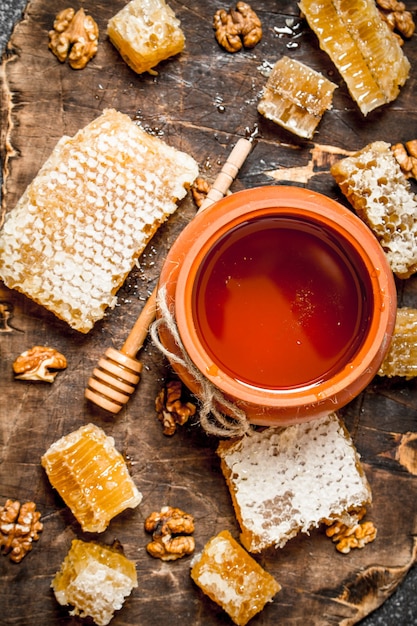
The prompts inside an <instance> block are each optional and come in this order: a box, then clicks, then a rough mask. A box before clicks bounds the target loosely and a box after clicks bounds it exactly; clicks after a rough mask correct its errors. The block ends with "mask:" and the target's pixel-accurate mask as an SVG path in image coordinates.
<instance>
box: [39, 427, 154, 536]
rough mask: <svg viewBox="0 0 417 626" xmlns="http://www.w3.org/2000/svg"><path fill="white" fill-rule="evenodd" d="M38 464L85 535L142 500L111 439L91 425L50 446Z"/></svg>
mask: <svg viewBox="0 0 417 626" xmlns="http://www.w3.org/2000/svg"><path fill="white" fill-rule="evenodd" d="M41 463H42V466H43V467H44V469H45V471H46V473H47V475H48V478H49V481H50V483H51V485H52V486H53V487H54V488H55V489H56V490H57V491H58V493H59V495H60V496H61V498H62V499H63V500H64V502H65V504H66V505H67V506H68V507H69V508H70V509H71V511H72V513H73V515H74V517H75V518H76V519H77V520H78V522H79V523H80V525H81V528H82V530H83V531H84V532H92V533H93V532H96V533H100V532H103V531H104V530H106V528H107V526H108V524H109V523H110V521H111V520H112V519H113V517H115V516H116V515H118V514H119V513H121V512H122V511H124V510H125V509H127V508H135V507H136V506H137V505H138V504H139V503H140V502H141V500H142V494H141V493H140V492H139V491H138V489H137V487H136V485H135V484H134V482H133V480H132V478H131V477H130V475H129V472H128V469H127V466H126V462H125V460H124V458H123V456H122V455H121V454H120V452H118V451H117V450H116V448H115V447H114V440H113V438H112V437H108V436H107V435H106V434H105V433H104V431H103V430H102V429H101V428H98V426H95V425H94V424H87V425H86V426H82V427H81V428H79V429H78V430H76V431H73V432H71V433H69V434H68V435H65V436H64V437H62V438H61V439H59V440H58V441H56V442H55V443H53V444H52V445H51V446H50V447H49V449H48V450H47V451H46V453H45V454H44V455H43V457H42V459H41Z"/></svg>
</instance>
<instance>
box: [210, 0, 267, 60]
mask: <svg viewBox="0 0 417 626" xmlns="http://www.w3.org/2000/svg"><path fill="white" fill-rule="evenodd" d="M213 28H214V30H215V34H216V39H217V41H218V42H219V44H220V45H221V46H222V47H223V48H224V49H225V50H227V51H228V52H238V51H239V50H240V49H241V48H242V46H244V47H245V48H254V47H255V46H256V44H257V43H258V42H259V41H260V40H261V39H262V24H261V21H260V19H259V18H258V16H257V15H256V13H255V11H254V10H253V9H252V7H251V6H250V5H249V4H247V3H246V2H238V3H237V4H236V9H233V8H231V9H229V11H226V10H225V9H219V10H218V11H216V13H215V14H214V17H213Z"/></svg>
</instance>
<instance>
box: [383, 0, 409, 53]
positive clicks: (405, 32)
mask: <svg viewBox="0 0 417 626" xmlns="http://www.w3.org/2000/svg"><path fill="white" fill-rule="evenodd" d="M377 5H378V8H379V12H380V14H381V17H382V19H383V20H384V21H385V22H386V23H387V24H388V26H389V27H390V29H391V30H392V31H398V33H399V34H400V35H402V37H405V38H406V39H409V38H410V37H411V36H412V35H413V33H414V30H415V24H414V21H413V16H412V14H411V13H410V11H406V8H405V4H404V3H403V2H397V0H377ZM399 39H400V41H401V43H402V39H401V37H399Z"/></svg>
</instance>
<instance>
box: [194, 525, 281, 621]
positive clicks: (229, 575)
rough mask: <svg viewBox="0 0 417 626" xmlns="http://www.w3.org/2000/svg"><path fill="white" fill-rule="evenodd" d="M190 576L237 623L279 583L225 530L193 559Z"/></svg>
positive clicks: (257, 609)
mask: <svg viewBox="0 0 417 626" xmlns="http://www.w3.org/2000/svg"><path fill="white" fill-rule="evenodd" d="M191 578H192V579H193V580H194V582H195V583H196V584H197V585H198V586H199V587H200V588H201V589H202V591H203V592H204V593H205V594H206V595H208V596H209V598H211V599H212V600H213V601H214V602H216V603H217V604H218V605H220V606H221V607H222V608H223V609H224V610H225V611H226V613H228V615H229V616H230V617H231V619H232V620H233V622H234V623H235V624H237V625H238V626H244V625H245V624H247V623H248V621H249V620H250V619H252V617H253V616H254V615H256V614H257V613H259V612H260V611H262V609H263V608H264V606H265V604H266V603H267V602H270V601H272V598H273V597H274V595H275V594H276V593H277V592H278V591H280V589H281V586H280V585H279V583H277V581H276V580H275V579H274V578H273V577H272V576H271V575H270V574H269V573H268V572H266V571H265V570H264V569H263V568H262V567H261V566H260V565H259V564H258V563H257V562H256V561H255V559H253V558H252V557H251V556H250V555H249V554H248V553H247V552H246V550H244V549H243V548H242V546H240V545H239V544H238V543H237V541H235V539H233V537H232V536H231V534H230V533H229V532H228V531H227V530H224V531H222V532H220V533H219V534H218V535H217V536H215V537H212V539H210V541H208V543H207V544H206V545H205V547H204V550H203V552H202V553H201V555H199V556H198V557H196V558H195V559H194V563H193V567H192V569H191Z"/></svg>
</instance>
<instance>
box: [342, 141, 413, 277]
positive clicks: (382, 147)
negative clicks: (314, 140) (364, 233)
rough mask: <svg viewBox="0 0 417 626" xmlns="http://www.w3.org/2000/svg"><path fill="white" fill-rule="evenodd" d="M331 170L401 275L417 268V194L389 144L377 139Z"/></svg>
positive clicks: (394, 270) (393, 267)
mask: <svg viewBox="0 0 417 626" xmlns="http://www.w3.org/2000/svg"><path fill="white" fill-rule="evenodd" d="M330 172H331V174H332V176H333V177H334V179H335V180H336V182H337V184H338V185H339V187H340V189H341V191H342V192H343V194H344V195H345V196H346V198H347V199H348V201H349V202H350V204H351V205H352V207H353V208H354V209H355V211H356V213H357V214H358V216H359V217H360V218H361V219H362V220H363V221H364V222H365V223H366V224H367V226H369V228H370V229H371V230H372V232H373V233H374V235H375V237H376V238H377V239H378V241H379V243H380V244H381V246H382V248H383V249H384V251H385V254H386V256H387V259H388V262H389V264H390V267H391V269H392V271H393V272H394V274H396V276H398V278H401V279H405V278H409V277H410V276H411V275H412V274H414V273H415V272H416V271H417V246H416V236H417V194H415V193H414V192H413V190H412V188H411V186H410V183H409V181H408V179H407V178H406V175H405V174H404V173H403V171H402V170H401V167H400V165H399V163H398V161H397V159H396V157H395V155H394V152H393V151H392V150H391V146H390V144H389V143H387V142H385V141H374V142H373V143H370V144H368V145H367V146H365V147H364V148H362V149H361V150H359V151H358V152H356V153H355V154H352V156H349V157H346V158H344V159H340V161H337V162H336V163H334V164H333V165H332V167H331V168H330Z"/></svg>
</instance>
